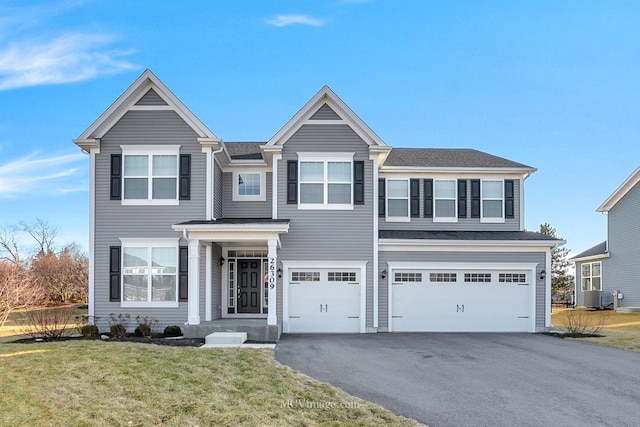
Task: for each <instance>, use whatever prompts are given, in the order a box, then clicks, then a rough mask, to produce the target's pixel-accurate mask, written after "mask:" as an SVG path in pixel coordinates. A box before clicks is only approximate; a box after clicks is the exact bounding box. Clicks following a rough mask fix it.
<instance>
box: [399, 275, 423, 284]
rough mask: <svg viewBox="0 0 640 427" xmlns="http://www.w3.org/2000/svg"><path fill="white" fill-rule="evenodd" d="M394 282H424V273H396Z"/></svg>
mask: <svg viewBox="0 0 640 427" xmlns="http://www.w3.org/2000/svg"><path fill="white" fill-rule="evenodd" d="M393 281H394V282H422V273H394V274H393Z"/></svg>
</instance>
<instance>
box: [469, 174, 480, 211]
mask: <svg viewBox="0 0 640 427" xmlns="http://www.w3.org/2000/svg"><path fill="white" fill-rule="evenodd" d="M471 218H480V180H479V179H472V180H471Z"/></svg>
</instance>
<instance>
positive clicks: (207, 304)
mask: <svg viewBox="0 0 640 427" xmlns="http://www.w3.org/2000/svg"><path fill="white" fill-rule="evenodd" d="M204 249H205V251H204V254H205V255H204V320H205V321H207V322H209V321H211V318H212V316H211V311H212V310H211V309H212V307H211V306H212V301H211V296H212V288H211V287H212V280H211V279H212V277H211V275H212V274H213V270H212V262H211V261H212V259H211V257H212V256H213V251H212V246H211V243H207V244H206V245H205V246H204Z"/></svg>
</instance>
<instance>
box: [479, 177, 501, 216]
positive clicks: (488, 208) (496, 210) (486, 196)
mask: <svg viewBox="0 0 640 427" xmlns="http://www.w3.org/2000/svg"><path fill="white" fill-rule="evenodd" d="M503 188H504V184H503V182H502V181H499V180H495V181H489V180H487V181H482V190H481V191H482V196H481V197H482V217H481V221H482V222H504V210H503V199H504V191H503Z"/></svg>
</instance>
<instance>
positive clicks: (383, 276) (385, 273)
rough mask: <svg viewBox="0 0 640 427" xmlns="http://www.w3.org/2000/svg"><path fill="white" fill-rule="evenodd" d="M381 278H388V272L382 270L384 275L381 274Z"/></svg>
mask: <svg viewBox="0 0 640 427" xmlns="http://www.w3.org/2000/svg"><path fill="white" fill-rule="evenodd" d="M380 277H382V278H383V279H386V278H387V270H382V273H381V274H380Z"/></svg>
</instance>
